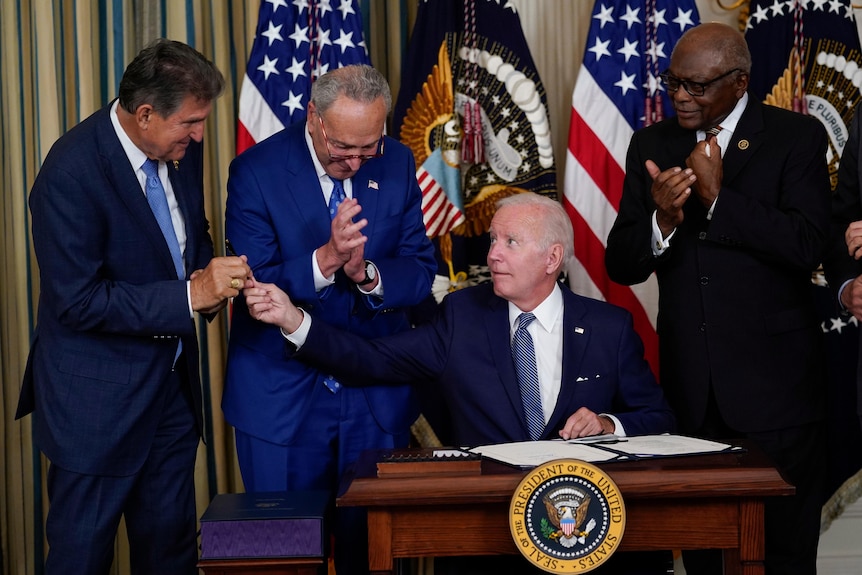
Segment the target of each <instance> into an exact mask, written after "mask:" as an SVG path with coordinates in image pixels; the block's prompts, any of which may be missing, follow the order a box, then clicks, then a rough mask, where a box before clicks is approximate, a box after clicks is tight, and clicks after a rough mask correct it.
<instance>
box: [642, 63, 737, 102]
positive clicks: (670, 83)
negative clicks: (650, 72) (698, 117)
mask: <svg viewBox="0 0 862 575" xmlns="http://www.w3.org/2000/svg"><path fill="white" fill-rule="evenodd" d="M734 72H742V70H740V69H739V68H734V69H732V70H728V71H727V72H725V73H724V74H722V75H721V76H717V77H715V78H713V79H712V80H707V81H706V82H695V81H693V80H683V79H682V78H677V77H676V76H671V74H670V72H668V71H667V70H665V71H664V72H662V73H661V74H659V75H658V77H659V78H661V81H662V82H664V85H665V86H666V87H667V91H668V93H669V94H673V93H675V92H676V91H677V90H679V87H680V86H682V87H683V88H685V91H686V92H688V93H689V94H691V95H692V96H703V94H704V92H706V88H707V86H709V85H710V84H714V83H716V82H718V81H719V80H721V79H722V78H727V77H728V76H730V75H731V74H733V73H734Z"/></svg>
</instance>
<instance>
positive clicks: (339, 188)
mask: <svg viewBox="0 0 862 575" xmlns="http://www.w3.org/2000/svg"><path fill="white" fill-rule="evenodd" d="M329 179H330V180H332V195H331V196H329V219H334V218H335V214H336V213H337V212H338V206H339V205H340V204H341V202H343V201H344V200H346V199H347V195H346V194H345V193H344V186H343V185H342V183H341V180H336V179H335V178H332V177H330V178H329Z"/></svg>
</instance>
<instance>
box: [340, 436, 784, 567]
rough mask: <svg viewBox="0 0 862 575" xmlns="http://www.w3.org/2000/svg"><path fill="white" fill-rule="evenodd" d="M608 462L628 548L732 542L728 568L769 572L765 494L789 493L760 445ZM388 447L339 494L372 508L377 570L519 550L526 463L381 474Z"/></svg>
mask: <svg viewBox="0 0 862 575" xmlns="http://www.w3.org/2000/svg"><path fill="white" fill-rule="evenodd" d="M746 447H747V448H748V451H746V452H745V453H742V454H730V453H728V454H718V455H707V456H690V457H674V458H662V459H653V460H646V461H638V462H616V463H601V464H599V466H600V467H601V468H602V470H604V471H605V472H606V473H607V474H608V475H610V476H611V478H612V479H613V480H614V482H615V483H616V484H617V486H618V487H619V489H620V491H621V492H622V494H623V499H624V502H625V506H626V514H627V517H626V529H625V533H624V535H623V540H622V543H621V544H620V550H621V551H635V550H661V549H723V550H724V555H725V564H726V566H727V568H726V572H727V573H728V574H731V575H763V573H764V568H763V548H764V536H763V509H764V504H763V498H764V497H767V496H777V495H790V494H793V492H794V488H793V486H791V485H790V484H788V483H787V482H785V481H784V480H783V479H782V478H781V476H780V475H779V473H778V471H777V470H776V469H775V467H773V466H772V464H771V463H770V462H769V461H768V460H767V459H766V457H765V456H764V455H762V453H761V452H759V451H757V450H756V449H755V448H754V447H753V446H749V445H746ZM379 456H380V452H374V451H372V452H368V453H365V454H363V456H362V457H361V458H360V461H359V463H358V464H357V468H356V473H355V476H354V477H353V478H352V480H351V481H350V482H349V485H348V486H347V488H346V490H344V492H343V493H342V494H341V496H340V497H338V499H337V505H338V506H340V507H345V506H346V507H350V506H363V507H366V508H367V509H368V532H369V535H368V539H369V540H368V546H369V549H368V562H369V567H370V569H371V571H372V573H377V574H383V573H392V571H393V559H394V558H402V557H440V556H457V555H501V554H517V553H518V550H517V549H516V548H515V544H514V542H513V541H512V537H511V535H510V532H509V523H508V510H509V502H510V500H511V497H512V494H513V493H514V491H515V488H516V487H517V485H518V483H519V482H520V481H521V479H522V477H523V476H524V474H525V472H524V471H520V470H515V469H513V468H511V467H508V466H506V465H502V464H498V463H495V462H492V461H487V460H486V461H483V462H482V474H481V475H467V476H457V477H451V476H449V477H446V476H443V477H441V476H434V475H426V476H422V477H404V478H398V479H393V478H382V479H380V478H378V477H377V475H376V461H377V459H378V457H379Z"/></svg>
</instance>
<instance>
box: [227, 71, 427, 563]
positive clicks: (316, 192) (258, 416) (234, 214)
mask: <svg viewBox="0 0 862 575" xmlns="http://www.w3.org/2000/svg"><path fill="white" fill-rule="evenodd" d="M391 101H392V96H391V93H390V91H389V85H388V83H387V82H386V79H385V78H384V77H383V75H382V74H380V72H378V71H377V70H375V69H374V68H372V67H370V66H346V67H343V68H339V69H336V70H333V71H330V72H329V73H327V74H324V75H323V76H321V77H320V78H318V79H317V80H315V82H314V84H313V87H312V90H311V100H310V103H309V104H308V117H307V119H306V121H305V122H297V123H294V124H292V125H290V126H288V127H286V128H285V129H284V130H282V131H281V132H278V133H277V134H275V135H273V136H271V137H270V138H268V139H266V140H264V141H262V142H260V143H259V144H257V145H255V146H253V147H251V148H250V149H248V150H246V151H245V152H244V153H242V154H241V155H240V156H238V157H237V158H236V159H234V161H233V162H231V167H230V177H229V179H228V185H227V187H228V197H227V206H226V210H225V230H226V233H227V237H229V238H230V240H231V243H232V245H233V246H234V248H235V249H236V250H237V252H238V253H241V254H244V255H246V256H248V263H249V265H250V266H251V267H252V269H253V270H254V273H255V275H256V276H257V277H258V278H259V279H261V280H262V281H268V282H272V283H274V284H276V285H278V286H280V287H281V288H282V289H284V290H286V291H288V292H290V294H291V295H292V296H293V297H294V298H295V299H296V300H297V301H298V302H301V304H302V305H303V306H304V307H305V308H307V309H314V310H315V312H316V313H317V314H319V317H321V318H323V319H324V320H325V321H327V322H329V323H332V324H333V325H336V326H338V327H340V328H343V329H346V330H348V331H350V332H351V333H355V334H358V335H361V336H363V337H376V336H381V335H389V334H393V333H398V332H403V331H404V330H406V329H408V328H409V327H410V321H409V318H408V315H407V310H408V309H409V308H410V307H411V306H413V305H415V304H417V303H419V302H420V301H422V300H423V299H424V298H426V297H428V296H429V295H430V293H431V282H432V280H433V277H434V273H435V271H436V269H437V266H436V262H435V259H434V250H433V246H432V245H431V242H430V241H429V240H428V237H427V236H426V233H425V225H424V223H423V221H422V209H421V201H422V194H421V191H420V190H419V185H418V183H417V181H416V165H415V163H414V160H413V156H412V154H411V153H410V150H409V148H407V147H406V146H404V145H403V144H401V143H400V142H398V141H396V140H394V139H392V138H389V137H387V136H384V135H383V131H384V126H385V123H386V116H387V114H388V113H389V109H390V107H391ZM354 220H355V221H354ZM360 228H361V231H360ZM283 346H284V340H283V339H282V337H281V335H280V334H279V332H278V329H277V328H276V327H274V326H271V325H266V324H263V323H261V322H257V321H255V320H254V319H252V318H251V317H250V316H249V314H248V308H247V307H246V306H244V305H236V306H234V308H233V317H232V323H231V331H230V345H229V348H228V360H227V373H226V382H225V393H224V398H223V400H222V409H223V410H224V414H225V417H226V419H227V420H228V422H230V423H231V425H233V426H234V428H235V435H236V448H237V455H238V459H239V466H240V471H241V472H242V480H243V483H244V485H245V489H246V491H283V490H302V489H329V490H331V491H332V493H333V499H334V494H335V490H336V488H337V484H338V478H339V477H340V476H341V474H342V473H343V471H344V469H345V468H346V467H347V466H348V465H350V464H351V463H353V462H354V461H355V460H356V459H357V457H358V455H359V453H361V452H362V451H363V450H365V449H370V448H385V447H403V446H406V445H407V442H408V440H409V437H410V435H409V434H410V424H411V423H413V421H414V420H415V419H416V417H417V415H418V409H417V407H416V402H415V400H414V399H413V396H412V390H411V388H410V386H409V385H401V386H391V385H372V386H369V387H366V388H361V389H360V388H344V387H342V385H341V382H340V381H339V378H338V377H337V376H336V377H333V373H332V372H331V371H327V370H318V369H316V368H314V367H310V366H307V365H305V364H302V363H299V362H293V363H286V362H285V361H284V359H283V357H282V355H283ZM336 513H337V518H336V519H335V520H334V521H330V522H329V524H330V525H333V527H334V530H335V561H336V568H337V570H338V572H339V575H345V574H346V573H357V572H359V573H361V572H362V571H363V569H362V565H363V564H365V563H366V561H365V557H366V555H367V549H366V547H365V544H364V540H365V538H364V529H365V525H366V521H365V517H364V515H362V514H361V512H360V513H357V510H355V509H339V510H337V511H336Z"/></svg>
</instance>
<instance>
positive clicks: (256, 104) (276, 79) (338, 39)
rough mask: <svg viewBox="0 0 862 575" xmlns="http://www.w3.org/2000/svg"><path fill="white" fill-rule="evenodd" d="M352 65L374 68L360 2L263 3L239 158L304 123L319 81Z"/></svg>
mask: <svg viewBox="0 0 862 575" xmlns="http://www.w3.org/2000/svg"><path fill="white" fill-rule="evenodd" d="M336 4H337V5H336ZM349 64H370V60H369V58H368V51H367V50H366V47H365V41H364V39H363V37H362V16H361V14H360V12H359V5H358V3H357V2H356V0H290V1H289V0H263V1H261V3H260V14H259V17H258V21H257V32H256V33H255V37H254V43H253V45H252V48H251V55H250V56H249V58H248V66H247V67H246V72H245V77H244V78H243V81H242V89H241V91H240V96H239V121H238V126H237V154H239V153H242V152H243V151H244V150H245V149H246V148H248V147H250V146H252V145H253V144H255V143H256V142H260V141H261V140H263V139H265V138H267V137H269V136H271V135H272V134H274V133H276V132H278V131H279V130H281V129H282V128H284V126H286V125H287V124H290V123H291V122H295V121H297V120H302V119H304V118H305V114H306V106H307V104H308V98H309V95H310V94H311V83H312V82H313V81H314V79H315V78H317V77H319V76H321V75H323V74H325V73H326V72H328V71H329V70H332V69H335V68H340V67H342V66H346V65H349Z"/></svg>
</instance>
